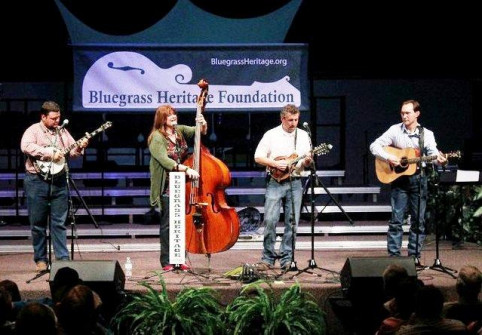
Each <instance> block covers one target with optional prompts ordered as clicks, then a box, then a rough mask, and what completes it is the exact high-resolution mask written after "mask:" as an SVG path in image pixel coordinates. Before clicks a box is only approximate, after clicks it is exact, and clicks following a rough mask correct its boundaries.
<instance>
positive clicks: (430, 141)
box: [370, 123, 438, 163]
mask: <svg viewBox="0 0 482 335" xmlns="http://www.w3.org/2000/svg"><path fill="white" fill-rule="evenodd" d="M419 140H420V134H419V128H418V127H417V128H415V131H413V132H410V131H409V130H408V129H407V128H406V127H405V125H404V124H403V123H398V124H395V125H393V126H391V127H390V128H388V130H387V131H386V132H384V133H383V134H382V135H381V136H380V137H379V138H377V139H376V140H375V141H373V143H372V144H370V151H371V153H372V154H373V155H375V156H376V157H378V158H381V159H383V160H385V161H386V160H388V158H390V154H389V153H388V152H386V151H385V150H384V149H383V147H386V146H392V147H395V148H399V149H405V148H414V149H419V148H420V145H419ZM423 142H424V145H423V146H424V147H423V154H424V155H426V156H432V155H438V149H437V143H436V142H435V136H434V134H433V132H432V131H431V130H428V129H427V128H423ZM392 158H393V157H392ZM436 162H437V161H436V160H434V163H436Z"/></svg>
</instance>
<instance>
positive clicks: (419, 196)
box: [387, 174, 427, 257]
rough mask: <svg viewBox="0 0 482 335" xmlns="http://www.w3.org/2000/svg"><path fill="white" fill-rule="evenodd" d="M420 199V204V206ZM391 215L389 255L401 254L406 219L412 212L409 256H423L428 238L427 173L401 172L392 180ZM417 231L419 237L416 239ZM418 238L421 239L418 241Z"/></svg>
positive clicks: (388, 238)
mask: <svg viewBox="0 0 482 335" xmlns="http://www.w3.org/2000/svg"><path fill="white" fill-rule="evenodd" d="M419 201H420V208H419ZM391 205H392V218H391V220H390V222H389V223H388V233H387V249H388V254H389V255H390V256H400V255H401V251H400V250H401V248H402V239H403V228H402V225H403V220H404V217H405V213H406V212H408V214H410V217H411V220H410V231H409V236H408V256H415V257H420V252H421V250H422V247H423V241H424V240H425V208H426V206H427V177H426V176H423V177H422V176H421V175H420V174H415V175H412V176H402V177H400V178H398V179H397V180H395V181H394V182H393V183H392V190H391ZM417 232H418V241H417ZM417 242H418V243H417Z"/></svg>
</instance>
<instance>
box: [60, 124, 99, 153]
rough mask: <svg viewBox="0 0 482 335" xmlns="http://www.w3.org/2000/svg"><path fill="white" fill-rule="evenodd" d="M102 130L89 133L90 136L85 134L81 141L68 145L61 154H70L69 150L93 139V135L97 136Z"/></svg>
mask: <svg viewBox="0 0 482 335" xmlns="http://www.w3.org/2000/svg"><path fill="white" fill-rule="evenodd" d="M102 130H104V129H103V128H102V127H100V128H98V129H96V130H94V131H93V132H91V133H90V134H87V135H85V136H84V137H82V138H81V139H79V140H77V141H75V143H72V144H71V145H69V146H68V147H67V148H65V149H64V150H63V151H62V153H63V154H64V155H66V154H68V153H69V152H70V150H72V149H74V148H76V147H78V146H79V145H80V143H81V142H82V141H84V140H86V139H89V138H91V137H94V136H95V135H97V134H98V133H100V132H101V131H102Z"/></svg>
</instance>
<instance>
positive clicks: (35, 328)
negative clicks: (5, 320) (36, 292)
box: [15, 302, 57, 335]
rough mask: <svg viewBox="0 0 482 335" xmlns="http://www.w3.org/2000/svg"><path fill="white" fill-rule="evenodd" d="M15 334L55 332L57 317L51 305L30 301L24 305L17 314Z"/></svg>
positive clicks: (51, 334) (46, 334)
mask: <svg viewBox="0 0 482 335" xmlns="http://www.w3.org/2000/svg"><path fill="white" fill-rule="evenodd" d="M15 333H16V334H17V335H31V334H39V333H41V334H45V335H55V334H56V333H57V318H56V316H55V313H54V311H53V310H52V308H51V307H49V306H46V305H44V304H42V303H39V302H30V303H28V304H27V305H25V306H24V307H23V308H22V309H21V310H20V312H19V313H18V316H17V321H16V322H15Z"/></svg>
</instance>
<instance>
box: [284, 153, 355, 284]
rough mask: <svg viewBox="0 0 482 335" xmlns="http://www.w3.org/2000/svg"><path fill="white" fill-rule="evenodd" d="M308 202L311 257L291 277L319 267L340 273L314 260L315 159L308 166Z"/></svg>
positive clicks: (311, 272)
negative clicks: (319, 264)
mask: <svg viewBox="0 0 482 335" xmlns="http://www.w3.org/2000/svg"><path fill="white" fill-rule="evenodd" d="M309 178H310V191H311V194H310V203H311V213H310V223H311V258H310V259H309V260H308V266H307V267H305V268H304V269H301V270H299V271H298V273H296V274H295V275H293V276H292V277H291V279H293V278H294V277H296V276H298V275H300V274H302V273H303V272H306V273H310V274H315V273H314V272H313V271H310V270H313V269H319V270H323V271H327V272H330V273H332V274H340V273H339V272H337V271H334V270H330V269H325V268H322V267H319V266H318V265H317V264H316V260H315V180H316V178H317V176H316V167H315V161H314V160H313V162H312V164H311V166H310V177H309ZM350 222H351V221H350ZM317 276H318V277H321V274H317Z"/></svg>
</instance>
